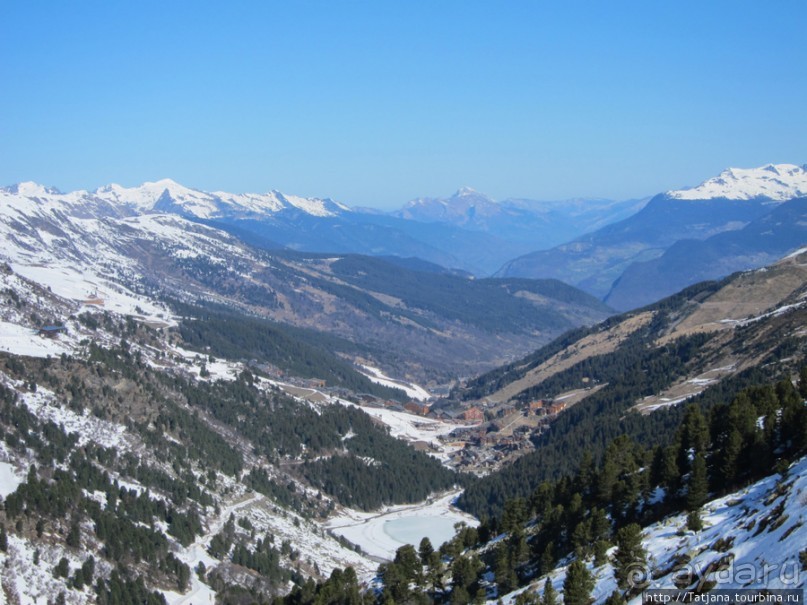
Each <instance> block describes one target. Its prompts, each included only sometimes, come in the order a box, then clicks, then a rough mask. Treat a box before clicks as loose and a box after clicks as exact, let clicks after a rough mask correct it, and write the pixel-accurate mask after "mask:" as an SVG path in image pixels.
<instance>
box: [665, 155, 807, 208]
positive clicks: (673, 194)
mask: <svg viewBox="0 0 807 605" xmlns="http://www.w3.org/2000/svg"><path fill="white" fill-rule="evenodd" d="M804 195H807V167H806V166H797V165H795V164H766V165H765V166H761V167H759V168H728V169H726V170H724V171H723V172H721V173H720V174H719V175H718V176H716V177H712V178H710V179H707V180H706V181H704V182H703V183H701V184H700V185H698V186H697V187H692V188H690V189H680V190H677V191H668V192H667V196H668V197H670V198H672V199H677V200H710V199H715V198H725V199H729V200H751V199H757V198H766V199H769V200H771V201H775V202H782V201H785V200H789V199H793V198H796V197H801V196H804Z"/></svg>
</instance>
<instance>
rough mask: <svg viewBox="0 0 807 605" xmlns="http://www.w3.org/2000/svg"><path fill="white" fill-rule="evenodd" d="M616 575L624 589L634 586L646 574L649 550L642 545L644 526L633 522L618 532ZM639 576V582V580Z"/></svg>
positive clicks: (615, 560) (615, 561) (617, 580)
mask: <svg viewBox="0 0 807 605" xmlns="http://www.w3.org/2000/svg"><path fill="white" fill-rule="evenodd" d="M616 546H617V549H616V552H615V553H614V577H615V578H616V582H617V586H619V587H620V588H621V589H622V590H627V589H629V588H634V587H635V586H637V585H638V584H639V583H641V582H642V581H643V579H644V576H645V575H646V569H647V551H645V549H644V547H643V546H642V528H641V527H639V525H637V524H636V523H631V524H630V525H626V526H625V527H623V528H622V529H620V530H619V531H618V532H617V534H616ZM637 578H639V582H637Z"/></svg>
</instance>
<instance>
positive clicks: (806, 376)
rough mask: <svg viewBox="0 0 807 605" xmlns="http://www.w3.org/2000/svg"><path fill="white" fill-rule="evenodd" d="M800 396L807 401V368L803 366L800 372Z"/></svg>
mask: <svg viewBox="0 0 807 605" xmlns="http://www.w3.org/2000/svg"><path fill="white" fill-rule="evenodd" d="M799 395H801V398H802V399H804V400H807V366H801V369H800V370H799Z"/></svg>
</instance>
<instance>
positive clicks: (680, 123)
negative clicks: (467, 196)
mask: <svg viewBox="0 0 807 605" xmlns="http://www.w3.org/2000/svg"><path fill="white" fill-rule="evenodd" d="M0 23H2V33H0V185H7V184H12V183H16V182H19V181H23V180H33V181H37V182H39V183H42V184H45V185H53V186H56V187H58V188H60V189H62V190H72V189H79V188H82V189H84V188H87V189H94V188H96V187H98V186H101V185H105V184H108V183H112V182H116V183H120V184H122V185H125V186H132V185H137V184H139V183H141V182H143V181H148V180H151V181H153V180H158V179H161V178H165V177H170V178H173V179H174V180H177V181H179V182H180V183H182V184H184V185H187V186H189V187H195V188H198V189H204V190H227V191H233V192H245V191H257V192H262V191H268V190H270V189H279V190H281V191H284V192H286V193H294V194H298V195H306V196H321V197H332V198H334V199H337V200H339V201H342V202H344V203H347V204H348V205H350V206H375V207H384V208H391V207H398V206H400V205H402V204H403V203H404V202H406V201H407V200H409V199H412V198H414V197H419V196H443V195H449V194H451V193H452V192H453V191H454V190H455V189H457V188H458V187H460V186H463V185H468V186H472V187H474V188H475V189H477V190H479V191H483V192H485V193H487V194H489V195H491V196H492V197H494V198H496V199H504V198H507V197H528V198H533V199H547V200H549V199H565V198H571V197H610V198H615V199H627V198H632V197H642V196H645V195H651V194H654V193H657V192H660V191H664V190H667V189H671V188H677V187H681V186H688V185H696V184H698V183H699V182H700V181H702V180H704V179H706V178H708V177H710V176H713V175H715V174H717V173H718V172H719V171H720V170H722V169H723V168H726V167H728V166H735V167H753V166H760V165H763V164H766V163H768V162H774V163H784V162H787V163H798V164H803V163H805V162H807V2H804V1H803V0H795V1H790V0H777V1H776V2H761V1H759V0H756V1H754V2H743V1H734V0H733V1H704V0H698V1H693V2H690V1H675V2H672V1H670V2H667V1H663V2H662V1H658V2H657V1H655V0H642V1H637V2H624V1H620V0H609V1H604V0H597V1H591V2H571V1H570V2H566V1H558V2H552V3H550V2H542V1H538V0H533V1H525V2H520V1H496V2H494V1H489V2H481V1H474V0H459V1H452V0H424V1H415V0H407V1H397V0H376V1H372V2H371V1H369V0H368V1H366V2H356V1H350V0H327V1H326V0H323V1H317V2H313V1H305V0H301V1H295V0H285V1H283V2H273V1H260V2H258V1H256V2H248V1H241V2H239V1H233V2H200V1H197V2H182V1H179V0H176V1H172V0H161V1H159V2H151V1H149V0H137V1H134V0H133V1H131V2H123V1H115V0H103V1H98V2H90V1H83V0H77V1H76V2H65V1H62V0H58V1H37V0H30V1H29V0H0Z"/></svg>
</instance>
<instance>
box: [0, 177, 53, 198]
mask: <svg viewBox="0 0 807 605" xmlns="http://www.w3.org/2000/svg"><path fill="white" fill-rule="evenodd" d="M3 191H5V192H6V193H14V194H16V195H23V196H25V197H40V196H44V195H60V194H61V191H59V190H58V189H56V188H55V187H46V186H44V185H40V184H39V183H35V182H33V181H23V182H22V183H17V184H16V185H11V186H10V187H3Z"/></svg>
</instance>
